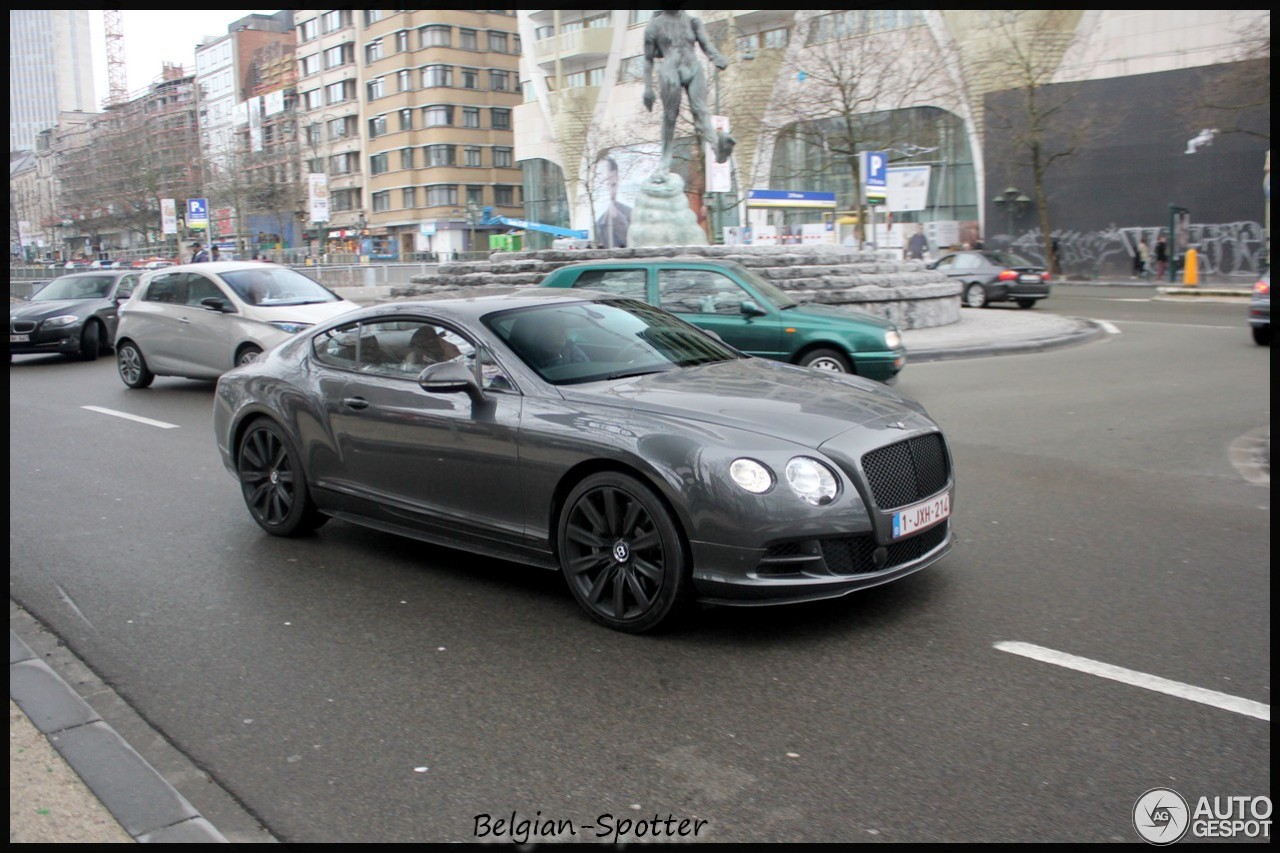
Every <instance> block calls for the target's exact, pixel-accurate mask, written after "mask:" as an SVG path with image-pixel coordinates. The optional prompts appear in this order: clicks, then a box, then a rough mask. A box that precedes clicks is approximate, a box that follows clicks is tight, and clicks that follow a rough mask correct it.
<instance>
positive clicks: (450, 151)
mask: <svg viewBox="0 0 1280 853" xmlns="http://www.w3.org/2000/svg"><path fill="white" fill-rule="evenodd" d="M426 150H427V165H428V166H453V165H456V164H457V158H456V156H455V154H454V146H452V145H428V146H427V149H426Z"/></svg>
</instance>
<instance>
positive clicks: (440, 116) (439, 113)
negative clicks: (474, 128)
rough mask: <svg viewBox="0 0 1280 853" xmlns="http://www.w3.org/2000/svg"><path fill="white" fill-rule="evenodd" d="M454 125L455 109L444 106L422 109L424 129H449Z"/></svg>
mask: <svg viewBox="0 0 1280 853" xmlns="http://www.w3.org/2000/svg"><path fill="white" fill-rule="evenodd" d="M451 124H453V107H451V106H447V105H444V104H436V105H435V106H430V107H423V108H422V125H423V127H447V126H449V125H451Z"/></svg>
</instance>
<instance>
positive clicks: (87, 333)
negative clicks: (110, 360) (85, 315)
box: [80, 320, 102, 361]
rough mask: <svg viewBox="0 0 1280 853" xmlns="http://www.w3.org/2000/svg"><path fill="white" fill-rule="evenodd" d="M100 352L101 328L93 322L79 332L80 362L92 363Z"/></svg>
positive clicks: (86, 324) (85, 325)
mask: <svg viewBox="0 0 1280 853" xmlns="http://www.w3.org/2000/svg"><path fill="white" fill-rule="evenodd" d="M101 352H102V327H101V326H99V325H98V324H97V323H96V322H94V321H93V320H90V321H89V322H87V323H85V324H84V330H83V331H81V332H80V360H81V361H93V360H95V359H96V358H97V357H98V355H99V354H100V353H101Z"/></svg>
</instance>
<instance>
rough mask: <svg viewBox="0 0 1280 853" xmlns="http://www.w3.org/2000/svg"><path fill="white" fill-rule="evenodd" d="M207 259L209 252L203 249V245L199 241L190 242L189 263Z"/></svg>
mask: <svg viewBox="0 0 1280 853" xmlns="http://www.w3.org/2000/svg"><path fill="white" fill-rule="evenodd" d="M207 260H209V253H208V252H207V251H205V248H204V246H202V245H201V244H199V243H192V244H191V263H193V264H202V263H204V262H205V261H207Z"/></svg>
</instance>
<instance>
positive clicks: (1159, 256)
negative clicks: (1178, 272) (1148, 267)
mask: <svg viewBox="0 0 1280 853" xmlns="http://www.w3.org/2000/svg"><path fill="white" fill-rule="evenodd" d="M1155 259H1156V278H1158V279H1160V280H1161V281H1164V274H1165V273H1166V272H1168V270H1169V241H1168V240H1166V239H1165V236H1164V232H1163V231H1161V232H1160V234H1159V236H1158V237H1156V246H1155Z"/></svg>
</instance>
